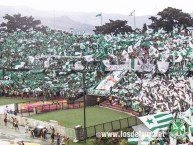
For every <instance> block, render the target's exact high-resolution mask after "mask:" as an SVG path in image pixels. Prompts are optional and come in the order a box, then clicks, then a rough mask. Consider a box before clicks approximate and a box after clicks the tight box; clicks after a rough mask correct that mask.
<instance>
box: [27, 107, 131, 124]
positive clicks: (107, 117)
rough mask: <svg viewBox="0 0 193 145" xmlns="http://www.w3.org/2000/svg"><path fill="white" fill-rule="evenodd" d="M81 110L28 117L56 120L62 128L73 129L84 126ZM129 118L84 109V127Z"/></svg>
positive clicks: (93, 108) (94, 108) (123, 115)
mask: <svg viewBox="0 0 193 145" xmlns="http://www.w3.org/2000/svg"><path fill="white" fill-rule="evenodd" d="M83 115H84V114H83V109H82V108H81V109H71V110H61V111H53V112H48V113H43V114H38V115H33V116H29V117H30V118H33V119H37V120H42V121H48V122H49V121H50V120H56V121H58V122H59V123H61V124H62V126H65V127H69V128H74V127H75V126H76V125H82V126H83V124H84V121H83ZM126 117H129V115H128V114H126V113H122V112H118V111H114V110H110V109H106V108H101V107H87V108H86V126H92V125H96V124H100V123H104V122H108V121H113V120H117V119H120V118H126Z"/></svg>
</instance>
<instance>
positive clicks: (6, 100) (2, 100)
mask: <svg viewBox="0 0 193 145" xmlns="http://www.w3.org/2000/svg"><path fill="white" fill-rule="evenodd" d="M29 100H30V99H21V98H8V97H0V106H2V105H7V104H15V103H21V102H27V101H29Z"/></svg>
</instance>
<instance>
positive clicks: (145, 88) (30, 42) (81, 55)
mask: <svg viewBox="0 0 193 145" xmlns="http://www.w3.org/2000/svg"><path fill="white" fill-rule="evenodd" d="M192 40H193V39H192V31H191V30H188V31H185V30H180V32H178V31H176V30H175V29H174V31H173V32H171V33H166V32H165V31H164V30H163V29H160V30H159V31H158V32H155V33H152V32H151V31H147V32H146V33H143V34H142V33H137V32H135V33H125V34H119V35H117V36H114V35H95V34H92V35H88V34H72V33H66V32H62V31H51V30H47V32H46V33H41V32H36V31H29V32H21V31H17V32H14V33H6V32H1V33H0V49H1V51H0V56H1V57H0V68H1V81H0V83H1V88H2V89H1V92H0V93H1V95H6V96H21V95H24V94H25V95H26V94H27V95H32V96H34V97H36V98H51V97H57V96H60V97H63V98H70V97H75V96H76V94H78V93H81V92H83V75H82V74H83V73H82V72H83V71H84V72H85V84H86V89H87V94H88V95H95V96H105V97H107V98H108V97H109V96H112V98H113V103H118V104H120V105H122V106H124V107H126V108H132V109H133V111H136V112H139V115H140V116H145V115H148V114H155V113H159V112H166V111H168V112H170V113H173V114H174V115H173V117H179V116H180V114H179V113H175V112H186V111H187V110H188V109H189V108H190V107H191V106H192V87H193V80H192V68H193V61H192V59H193V41H192ZM113 103H112V105H113ZM186 114H187V112H186ZM169 119H170V120H172V118H171V117H169ZM170 120H168V121H170ZM142 121H143V119H142ZM164 127H166V126H163V128H164Z"/></svg>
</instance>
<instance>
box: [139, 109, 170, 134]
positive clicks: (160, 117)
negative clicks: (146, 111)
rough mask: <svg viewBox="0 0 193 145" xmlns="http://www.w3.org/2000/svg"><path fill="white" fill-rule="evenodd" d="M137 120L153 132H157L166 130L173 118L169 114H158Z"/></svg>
mask: <svg viewBox="0 0 193 145" xmlns="http://www.w3.org/2000/svg"><path fill="white" fill-rule="evenodd" d="M139 119H140V120H141V121H142V122H143V123H144V124H145V125H146V126H147V127H148V128H149V129H150V130H151V131H153V132H157V131H159V130H166V129H167V128H168V126H169V124H170V122H171V121H172V120H173V116H172V114H171V113H169V112H168V111H167V112H159V113H157V114H154V115H147V116H143V117H139Z"/></svg>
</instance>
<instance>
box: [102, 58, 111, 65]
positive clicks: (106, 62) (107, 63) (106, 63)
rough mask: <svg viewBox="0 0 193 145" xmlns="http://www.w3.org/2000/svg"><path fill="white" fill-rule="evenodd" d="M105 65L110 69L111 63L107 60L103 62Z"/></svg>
mask: <svg viewBox="0 0 193 145" xmlns="http://www.w3.org/2000/svg"><path fill="white" fill-rule="evenodd" d="M103 63H104V65H105V66H106V67H109V66H110V61H109V60H108V59H107V60H103Z"/></svg>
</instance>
